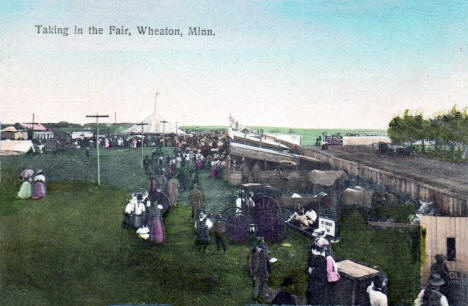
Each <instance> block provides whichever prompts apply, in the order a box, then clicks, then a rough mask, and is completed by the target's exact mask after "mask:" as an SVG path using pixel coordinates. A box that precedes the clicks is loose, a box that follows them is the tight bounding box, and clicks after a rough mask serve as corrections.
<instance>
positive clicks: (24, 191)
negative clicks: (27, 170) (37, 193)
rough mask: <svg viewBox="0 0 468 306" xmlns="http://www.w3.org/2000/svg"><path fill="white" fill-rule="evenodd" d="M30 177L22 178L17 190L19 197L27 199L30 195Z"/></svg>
mask: <svg viewBox="0 0 468 306" xmlns="http://www.w3.org/2000/svg"><path fill="white" fill-rule="evenodd" d="M31 189H32V188H31V179H30V178H25V179H23V184H21V188H20V190H19V192H18V198H19V199H29V198H30V197H31Z"/></svg>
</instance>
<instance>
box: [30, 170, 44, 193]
mask: <svg viewBox="0 0 468 306" xmlns="http://www.w3.org/2000/svg"><path fill="white" fill-rule="evenodd" d="M45 195H46V179H45V176H44V174H43V171H42V170H37V172H36V176H35V177H34V191H33V193H32V199H33V200H39V199H41V198H43V197H45Z"/></svg>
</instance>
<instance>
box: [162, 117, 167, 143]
mask: <svg viewBox="0 0 468 306" xmlns="http://www.w3.org/2000/svg"><path fill="white" fill-rule="evenodd" d="M161 123H162V124H163V131H162V132H163V139H164V147H166V137H165V136H164V126H165V124H166V123H167V121H166V120H161Z"/></svg>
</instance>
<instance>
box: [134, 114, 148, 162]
mask: <svg viewBox="0 0 468 306" xmlns="http://www.w3.org/2000/svg"><path fill="white" fill-rule="evenodd" d="M137 125H139V126H141V169H143V143H144V137H145V136H144V134H143V127H144V126H145V125H148V123H143V122H142V123H137Z"/></svg>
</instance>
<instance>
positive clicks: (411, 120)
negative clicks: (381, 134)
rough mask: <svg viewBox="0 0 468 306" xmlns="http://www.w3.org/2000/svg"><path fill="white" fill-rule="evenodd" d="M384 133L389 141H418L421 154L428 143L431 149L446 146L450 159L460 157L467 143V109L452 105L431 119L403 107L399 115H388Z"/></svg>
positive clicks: (440, 149)
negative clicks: (388, 119) (402, 111)
mask: <svg viewBox="0 0 468 306" xmlns="http://www.w3.org/2000/svg"><path fill="white" fill-rule="evenodd" d="M387 133H388V136H389V137H390V139H391V140H392V142H393V143H397V144H407V143H409V144H411V145H414V144H415V143H418V144H420V145H421V152H422V153H423V154H424V153H426V148H427V146H428V145H429V146H430V147H431V149H432V148H433V149H434V151H435V152H441V151H447V149H448V151H449V152H450V153H451V155H452V157H453V158H457V159H459V158H464V157H465V155H466V154H464V152H465V153H466V148H467V144H468V113H467V108H466V107H465V108H464V109H462V110H459V109H457V107H456V105H455V106H454V107H453V108H452V109H451V110H449V111H446V112H440V113H438V114H436V115H434V116H432V117H431V118H424V117H423V116H422V114H421V113H416V112H413V113H411V112H410V110H408V109H407V110H405V112H404V113H403V115H401V116H400V115H397V116H395V117H393V118H392V120H391V121H390V123H389V124H388V130H387Z"/></svg>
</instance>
